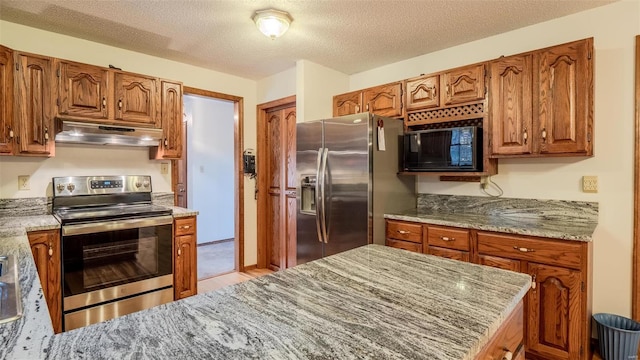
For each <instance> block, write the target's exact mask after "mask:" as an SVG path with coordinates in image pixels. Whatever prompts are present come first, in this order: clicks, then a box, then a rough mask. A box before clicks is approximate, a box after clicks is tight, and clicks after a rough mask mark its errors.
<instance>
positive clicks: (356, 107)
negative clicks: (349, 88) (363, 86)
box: [333, 91, 362, 116]
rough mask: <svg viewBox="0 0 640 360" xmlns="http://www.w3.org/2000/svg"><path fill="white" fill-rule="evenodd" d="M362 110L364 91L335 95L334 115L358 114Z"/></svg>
mask: <svg viewBox="0 0 640 360" xmlns="http://www.w3.org/2000/svg"><path fill="white" fill-rule="evenodd" d="M361 112H362V91H354V92H350V93H346V94H340V95H336V96H334V97H333V116H343V115H351V114H358V113H361Z"/></svg>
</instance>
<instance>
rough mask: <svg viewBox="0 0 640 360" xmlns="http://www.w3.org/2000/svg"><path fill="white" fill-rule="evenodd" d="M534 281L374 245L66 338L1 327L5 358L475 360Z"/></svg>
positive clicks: (75, 332)
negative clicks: (368, 359)
mask: <svg viewBox="0 0 640 360" xmlns="http://www.w3.org/2000/svg"><path fill="white" fill-rule="evenodd" d="M35 280H36V281H37V277H36V279H35ZM530 285H531V279H530V277H529V276H527V275H524V274H517V273H513V272H509V271H504V270H500V269H494V268H489V267H484V266H479V265H474V264H467V263H461V262H457V261H452V260H447V259H441V258H437V257H433V256H429V255H423V254H413V253H409V252H406V251H402V250H397V249H392V248H388V247H384V246H379V245H369V246H365V247H361V248H358V249H354V250H351V251H347V252H344V253H341V254H338V255H334V256H331V257H328V258H324V259H321V260H317V261H314V262H311V263H307V264H303V265H299V266H296V267H294V268H292V269H288V270H285V271H280V272H278V273H274V274H272V275H267V276H264V277H261V278H257V279H254V280H251V281H248V282H244V283H241V284H237V285H233V286H229V287H227V288H223V289H221V290H218V291H215V292H210V293H206V294H201V295H197V296H193V297H190V298H187V299H184V300H180V301H176V302H173V303H169V304H165V305H161V306H158V307H155V308H152V309H148V310H144V311H141V312H137V313H134V314H130V315H127V316H123V317H121V318H117V319H114V320H111V321H107V322H104V323H99V324H95V325H92V326H88V327H85V328H80V329H76V330H73V331H69V332H66V333H62V334H59V335H53V334H52V331H51V329H50V328H46V327H41V328H40V329H39V331H35V332H34V331H31V332H30V334H28V336H19V335H16V334H10V333H8V332H7V327H8V325H10V324H4V325H0V334H2V336H3V337H5V338H4V339H3V340H4V341H3V342H2V345H1V346H3V348H2V349H1V350H0V357H2V358H9V359H11V358H19V359H24V358H27V359H40V358H49V359H62V358H64V359H74V358H76V359H83V358H91V359H122V358H144V359H167V358H171V359H198V358H207V359H246V358H255V359H258V358H259V359H310V358H314V359H319V358H322V359H367V358H371V359H373V358H386V359H407V358H411V359H421V358H422V359H473V358H475V357H476V355H477V354H478V353H479V352H480V350H481V349H482V347H483V346H484V345H486V344H487V343H488V342H489V340H490V339H491V337H493V336H494V334H495V333H496V331H497V330H498V328H499V327H500V325H501V324H502V323H503V321H504V320H505V319H506V318H507V316H509V314H510V313H511V312H512V311H513V310H514V309H515V308H516V306H517V305H518V304H519V303H520V301H521V300H522V298H523V297H524V295H525V294H526V292H527V291H528V289H529V287H530ZM30 321H31V319H29V318H27V319H24V321H23V322H22V325H21V326H19V327H13V328H12V331H17V332H20V331H21V329H22V328H30V327H29V326H28V323H29V322H30ZM3 328H4V329H3ZM7 336H10V338H7ZM8 340H10V341H8ZM13 340H17V341H13Z"/></svg>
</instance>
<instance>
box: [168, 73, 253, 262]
mask: <svg viewBox="0 0 640 360" xmlns="http://www.w3.org/2000/svg"><path fill="white" fill-rule="evenodd" d="M182 93H183V95H197V96H203V97H207V98H212V99H216V100H227V101H232V102H233V108H234V117H233V137H234V141H233V157H234V161H233V163H234V165H233V173H234V176H233V177H234V190H235V198H234V219H235V226H234V240H233V241H234V243H235V246H234V249H235V254H234V256H235V270H236V271H238V272H244V271H245V266H244V174H243V169H242V149H243V147H244V132H243V131H244V130H243V124H244V98H242V97H240V96H234V95H228V94H223V93H219V92H215V91H209V90H202V89H197V88H193V87H189V86H184V87H183V88H182ZM187 141H189V140H188V138H187ZM183 146H185V147H186V146H187V144H186V143H185V144H184V145H183ZM185 160H186V159H185ZM173 168H174V166H173V164H172V171H171V189H172V191H173V192H174V193H175V192H176V191H177V188H176V187H177V183H178V181H177V172H175V171H173ZM188 191H189V189H187V192H188ZM174 201H175V200H174Z"/></svg>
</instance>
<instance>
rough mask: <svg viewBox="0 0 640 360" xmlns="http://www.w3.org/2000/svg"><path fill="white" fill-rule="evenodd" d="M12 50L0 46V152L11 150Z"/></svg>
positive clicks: (9, 151) (12, 135)
mask: <svg viewBox="0 0 640 360" xmlns="http://www.w3.org/2000/svg"><path fill="white" fill-rule="evenodd" d="M14 134H15V132H14V128H13V52H12V51H11V49H8V48H6V47H4V46H0V154H11V153H12V152H13V137H14Z"/></svg>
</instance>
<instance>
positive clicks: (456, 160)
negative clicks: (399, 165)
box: [403, 126, 482, 172]
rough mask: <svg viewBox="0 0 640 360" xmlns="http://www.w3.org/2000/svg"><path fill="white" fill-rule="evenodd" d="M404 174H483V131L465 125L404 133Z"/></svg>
mask: <svg viewBox="0 0 640 360" xmlns="http://www.w3.org/2000/svg"><path fill="white" fill-rule="evenodd" d="M403 170H404V171H474V172H475V171H482V128H481V127H477V126H465V127H455V128H444V129H432V130H422V131H409V132H406V133H405V134H404V152H403Z"/></svg>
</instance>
